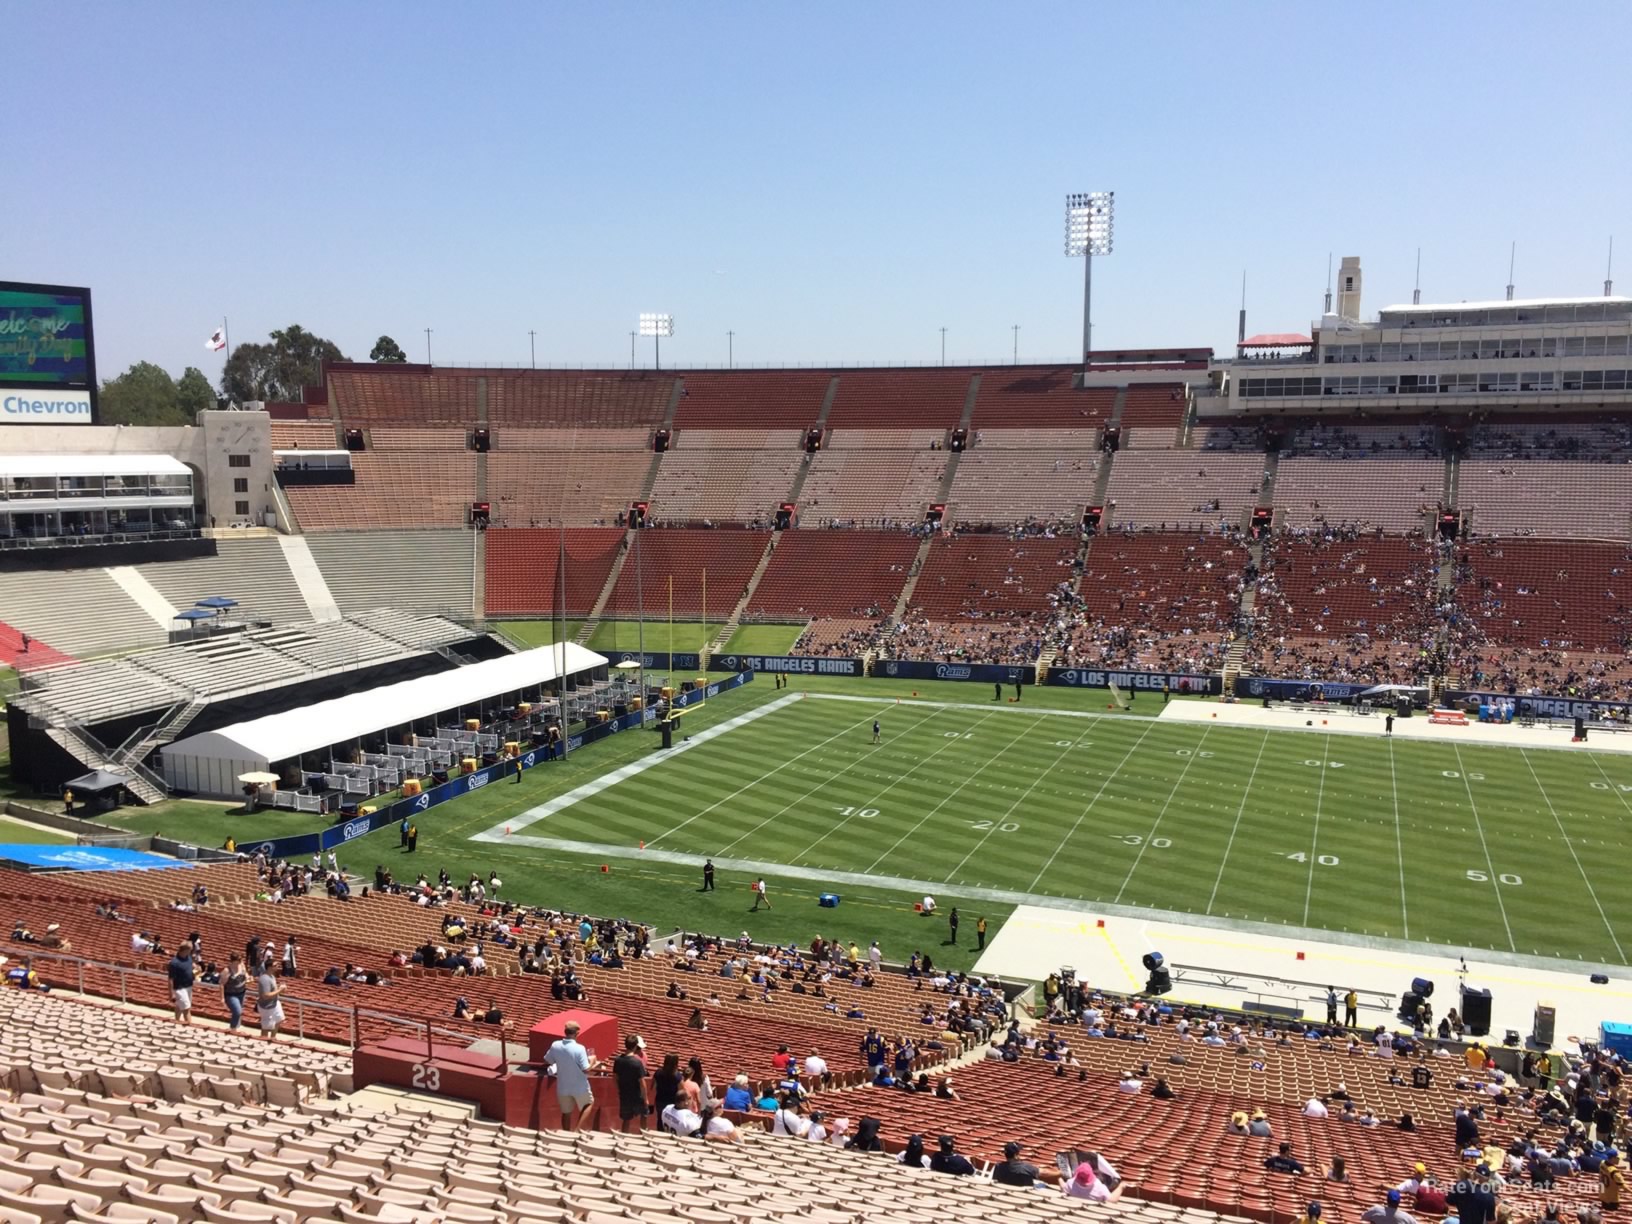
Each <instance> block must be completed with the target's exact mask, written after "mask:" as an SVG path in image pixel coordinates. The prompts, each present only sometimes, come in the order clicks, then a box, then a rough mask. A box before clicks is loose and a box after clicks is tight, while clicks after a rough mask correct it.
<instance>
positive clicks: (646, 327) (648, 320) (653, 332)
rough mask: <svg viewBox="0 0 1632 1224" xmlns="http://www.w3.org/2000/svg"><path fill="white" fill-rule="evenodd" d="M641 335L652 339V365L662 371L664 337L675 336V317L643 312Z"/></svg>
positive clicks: (641, 316)
mask: <svg viewBox="0 0 1632 1224" xmlns="http://www.w3.org/2000/svg"><path fill="white" fill-rule="evenodd" d="M640 334H641V335H643V336H650V337H651V338H652V365H653V367H654V368H656V369H659V370H661V369H662V368H663V337H665V336H672V335H674V316H673V315H667V314H655V313H653V312H650V311H642V312H641V315H640Z"/></svg>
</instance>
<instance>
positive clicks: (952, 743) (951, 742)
mask: <svg viewBox="0 0 1632 1224" xmlns="http://www.w3.org/2000/svg"><path fill="white" fill-rule="evenodd" d="M994 712H995V711H992V710H988V711H987V712H986V715H985V717H984V718H982V719H980V720H979V721H978V722H976V723H975V725H974V726H973V727H970V728H969V730H970V731H974V730H975V729H976V728H977V727H979V726H980V724H981V723H983V722H985V721H986V719H988V718H990V717H992V715H993V713H994ZM924 721H925V722H927V721H928V719H925V720H924ZM918 725H919V726H922V725H923V723H920V724H918ZM962 742H963V741H962V740H961V739H958V738H950V739H948V740H947V741H946V743H944V744H942V745H941V746H940V747H939V748H937V749H935V751H934V752H932V753H930V754H929V755H928V756H926V757H923V758H921V759H920V760H919V761H918V763H917V764H916V765H914V766H913V767H912V768H911V769H909V770H907V772H906V773H904V774H898V775H897V776H896V777H895V778H893V779H892V780H891V782H890V784H889V785H888V786H886V787H885V788H884V789H883V790H881V791H879V792H878V794H876V795H874V796H873V797H872V798H871V799H869V800H868V801H867V802H866V803H864V804H862V805H861V806H862V807H877V806H878V801H879V800H880V799H882V798H884V796H885V795H887V794H889V793H890V792H891V791H892V790H894V789H895V786H896V783H898V782H903V781H905V780H906V779H907V778H910V777H911V776H912V775H913V774H914V773H916V772H917V771H918V769H919V767H920V766H923V765H927V764H929V763H930V762H931V761H933V760H934V759H935V758H936V757H937V756H939V755H940V754H941V753H943V752H945V751H946V750H947V749H948V748H952V747H956V746H957V745H959V744H961V743H962ZM858 810H860V809H857V808H853V809H851V814H850V815H849V816H846V817H845V818H844V819H843V820H841V821H839V823H838V824H836V825H834V826H833V827H832V828H830V829H829V830H828V831H827V832H826V833H823V834H822V835H821V836H820V837H818V838H817V839H816V840H815V841H813V842H811V843H810V845H808V846H806V847H805V848H804V849H803V850H801V851H799V853H798V854H795V855H793V856H792V857H793V858H796V859H802V858H804V857H805V855H807V854H809V853H810V852H811V851H812V850H814V849H816V847H817V846H819V845H821V844H822V843H823V842H824V841H826V840H827V839H828V838H829V837H832V836H833V834H835V833H837V832H838V831H839V830H840V829H842V828H844V826H845V825H847V824H849V823H850V822H851V821H852V820H854V819H855V812H856V811H858Z"/></svg>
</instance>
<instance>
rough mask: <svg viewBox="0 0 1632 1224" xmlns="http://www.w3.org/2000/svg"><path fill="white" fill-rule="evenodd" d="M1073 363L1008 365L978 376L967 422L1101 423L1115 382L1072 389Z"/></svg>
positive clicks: (1005, 425) (1018, 425)
mask: <svg viewBox="0 0 1632 1224" xmlns="http://www.w3.org/2000/svg"><path fill="white" fill-rule="evenodd" d="M1078 372H1079V368H1078V367H1077V366H1010V367H1005V368H1002V369H995V370H986V371H984V372H983V373H982V374H981V376H980V394H978V395H977V396H976V397H975V413H974V417H973V419H972V421H971V424H972V425H973V427H974V428H976V429H1022V428H1025V427H1027V426H1038V427H1043V428H1049V429H1068V428H1082V427H1093V426H1095V425H1102V424H1104V423H1105V421H1106V420H1107V419H1108V418H1109V417H1110V415H1111V409H1112V407H1114V406H1115V404H1116V389H1115V388H1114V387H1096V388H1093V389H1090V390H1087V391H1074V390H1072V387H1071V383H1072V379H1074V378H1075V377H1076V375H1077V374H1078Z"/></svg>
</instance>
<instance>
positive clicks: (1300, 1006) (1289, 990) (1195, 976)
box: [1167, 961, 1394, 1015]
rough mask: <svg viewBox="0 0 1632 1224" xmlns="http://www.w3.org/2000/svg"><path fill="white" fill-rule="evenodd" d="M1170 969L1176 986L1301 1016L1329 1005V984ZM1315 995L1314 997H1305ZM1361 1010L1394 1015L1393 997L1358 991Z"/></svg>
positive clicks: (1195, 968) (1227, 971)
mask: <svg viewBox="0 0 1632 1224" xmlns="http://www.w3.org/2000/svg"><path fill="white" fill-rule="evenodd" d="M1167 968H1168V969H1169V970H1170V971H1171V972H1172V974H1173V980H1174V981H1175V982H1188V983H1190V984H1191V985H1194V986H1207V987H1211V988H1212V989H1214V990H1233V991H1240V992H1241V993H1243V994H1247V995H1251V996H1252V998H1253V999H1254V1000H1255V1001H1256V1002H1259V1003H1263V1002H1265V1001H1274V1002H1277V1003H1281V1004H1283V1005H1287V1006H1291V1007H1295V1008H1297V1010H1298V1012H1299V1014H1300V1015H1301V1014H1302V1013H1303V1012H1304V1011H1306V1010H1313V1009H1318V1008H1321V1007H1324V1006H1325V1003H1326V983H1322V982H1306V981H1300V980H1298V979H1297V978H1283V977H1276V976H1273V975H1271V974H1265V973H1246V972H1242V971H1239V970H1234V969H1214V968H1210V967H1208V966H1206V965H1180V964H1176V963H1174V962H1172V961H1169V962H1168V964H1167ZM1309 991H1312V992H1313V993H1306V992H1309ZM1354 993H1355V995H1356V996H1358V998H1359V1000H1360V1010H1371V1011H1382V1012H1385V1013H1387V1014H1389V1015H1393V1013H1394V996H1393V995H1392V994H1389V993H1388V992H1386V991H1381V990H1360V989H1358V988H1356V989H1355V992H1354Z"/></svg>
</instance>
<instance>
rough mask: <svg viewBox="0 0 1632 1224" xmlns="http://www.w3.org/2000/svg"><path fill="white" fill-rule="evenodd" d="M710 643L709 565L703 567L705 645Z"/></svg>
mask: <svg viewBox="0 0 1632 1224" xmlns="http://www.w3.org/2000/svg"><path fill="white" fill-rule="evenodd" d="M707 644H708V567H707V566H704V567H703V645H705V646H706V645H707Z"/></svg>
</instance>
